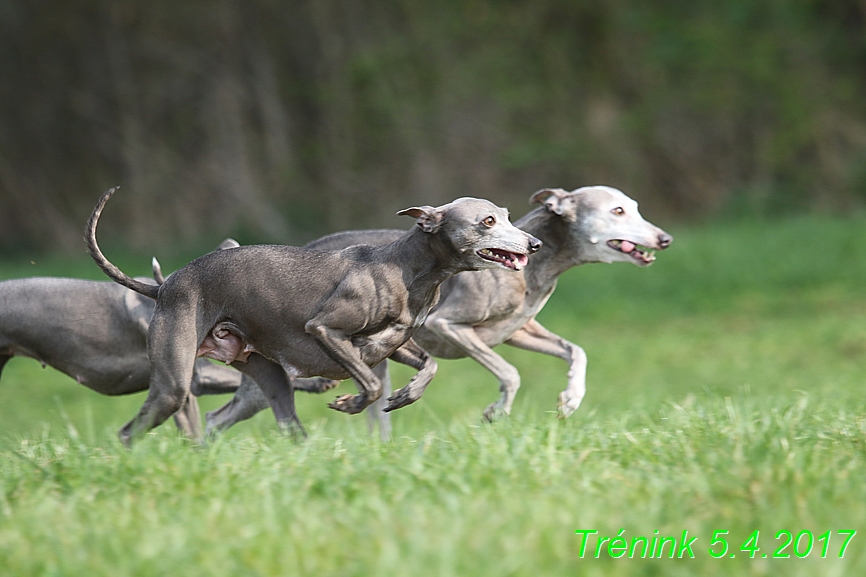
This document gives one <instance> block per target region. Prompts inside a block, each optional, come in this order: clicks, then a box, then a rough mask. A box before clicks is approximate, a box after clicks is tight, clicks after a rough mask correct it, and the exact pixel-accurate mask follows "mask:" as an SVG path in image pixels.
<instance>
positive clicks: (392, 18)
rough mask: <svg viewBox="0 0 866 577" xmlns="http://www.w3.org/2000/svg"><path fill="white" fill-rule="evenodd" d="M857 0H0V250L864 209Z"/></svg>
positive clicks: (865, 58)
mask: <svg viewBox="0 0 866 577" xmlns="http://www.w3.org/2000/svg"><path fill="white" fill-rule="evenodd" d="M864 88H866V0H796V1H791V0H725V1H724V2H719V1H716V0H664V1H659V2H627V1H625V0H459V1H454V0H450V1H447V0H442V1H439V2H432V1H426V2H425V1H422V0H377V1H371V0H294V1H277V0H245V1H243V2H241V1H239V0H208V1H204V0H185V1H184V2H176V1H174V0H151V1H149V2H134V1H131V0H113V1H111V2H100V1H96V0H5V1H4V2H2V3H0V245H2V247H3V250H4V251H7V252H8V251H15V250H27V251H56V250H60V251H81V250H82V249H83V243H82V242H81V231H82V228H83V225H84V221H85V219H86V217H87V215H88V214H89V211H90V208H91V207H92V205H93V203H94V202H95V201H96V199H97V197H98V196H99V194H100V193H101V192H102V191H103V190H104V189H106V188H108V187H109V186H112V185H115V184H119V185H121V186H122V187H123V189H122V194H119V195H118V196H117V198H116V199H115V200H114V201H112V205H111V206H110V208H109V211H110V212H111V217H110V218H105V219H104V223H103V227H101V231H102V235H101V236H102V237H104V238H106V239H114V238H118V239H119V238H123V239H124V242H125V243H127V244H128V246H129V247H131V248H147V249H148V250H150V249H154V248H158V247H163V248H166V247H168V246H170V245H171V243H190V242H198V241H199V240H200V239H202V238H207V239H208V242H210V241H211V240H219V239H221V238H222V237H224V236H226V235H227V234H234V235H236V236H237V237H238V238H240V239H241V240H244V241H248V242H249V241H256V242H271V241H273V242H287V243H297V242H304V241H306V240H309V239H310V238H312V237H314V236H315V235H317V234H320V233H323V232H328V231H334V230H339V229H345V228H359V227H367V226H383V225H384V226H394V225H399V226H408V225H409V222H408V221H406V220H405V219H404V220H400V219H399V218H398V217H395V216H393V214H394V212H395V211H397V210H399V209H401V208H405V207H407V206H411V205H414V204H419V203H420V204H440V203H443V202H446V201H449V200H452V199H453V198H455V197H458V196H464V195H473V196H480V197H486V198H490V199H491V200H493V201H495V202H497V203H498V204H501V205H506V206H509V207H510V208H511V209H512V211H513V213H514V215H516V216H519V215H522V214H523V213H524V212H525V210H526V209H527V208H528V207H526V199H527V197H528V196H529V194H530V193H532V192H533V191H535V190H537V189H538V188H541V187H544V186H562V187H566V188H574V187H577V186H581V185H585V184H596V183H604V184H610V185H613V186H617V187H619V188H622V189H623V190H624V191H626V192H627V193H628V194H630V195H631V196H633V197H635V198H636V199H638V200H639V201H640V202H641V203H642V209H643V212H644V214H645V215H647V216H648V217H651V218H656V219H659V218H661V217H662V216H664V217H666V218H671V219H673V218H680V219H686V218H688V219H695V218H713V217H719V216H731V215H733V216H742V215H773V214H779V213H783V212H794V211H805V210H824V211H850V210H855V209H859V208H861V207H863V206H864V204H866V98H864V95H866V90H864Z"/></svg>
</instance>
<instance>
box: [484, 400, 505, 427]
mask: <svg viewBox="0 0 866 577" xmlns="http://www.w3.org/2000/svg"><path fill="white" fill-rule="evenodd" d="M507 416H508V413H506V412H505V411H504V410H503V409H502V407H500V406H499V404H498V403H492V404H491V405H490V406H488V407H487V408H486V409H484V420H485V421H487V422H488V423H493V422H496V421H499V420H501V419H504V418H505V417H507Z"/></svg>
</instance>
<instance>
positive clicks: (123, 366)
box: [0, 239, 336, 439]
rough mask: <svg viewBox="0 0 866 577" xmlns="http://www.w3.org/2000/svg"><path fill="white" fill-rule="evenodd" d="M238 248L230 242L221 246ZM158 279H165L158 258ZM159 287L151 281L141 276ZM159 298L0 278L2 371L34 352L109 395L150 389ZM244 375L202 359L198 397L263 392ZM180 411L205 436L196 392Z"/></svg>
mask: <svg viewBox="0 0 866 577" xmlns="http://www.w3.org/2000/svg"><path fill="white" fill-rule="evenodd" d="M234 246H238V243H237V242H235V241H234V240H231V239H227V240H226V241H224V242H223V243H222V244H221V245H220V246H219V249H223V248H229V247H234ZM153 267H154V276H155V278H156V279H157V283H160V282H161V280H162V271H161V269H160V267H159V263H158V262H157V261H156V259H154V261H153ZM136 280H137V281H139V282H142V283H146V284H149V285H154V284H155V283H154V282H153V281H152V280H150V279H147V278H138V279H136ZM154 306H155V303H154V301H153V300H152V299H149V298H146V297H143V296H141V295H140V294H137V293H135V292H133V291H131V290H129V289H127V288H125V287H122V286H120V285H118V284H116V283H113V282H110V281H90V280H83V279H72V278H57V277H32V278H23V279H12V280H6V281H2V282H0V372H2V370H3V367H4V366H5V365H6V363H7V362H8V361H9V359H11V358H12V357H15V356H21V357H29V358H32V359H35V360H37V361H39V362H41V363H42V365H43V366H45V365H48V366H51V367H53V368H55V369H57V370H58V371H60V372H62V373H64V374H66V375H68V376H70V377H72V378H73V379H75V380H76V381H77V382H78V383H80V384H82V385H84V386H86V387H88V388H89V389H92V390H94V391H96V392H97V393H102V394H104V395H111V396H114V395H126V394H131V393H137V392H139V391H143V390H145V389H147V386H148V381H149V379H150V363H149V362H148V358H147V329H148V326H149V325H150V318H151V316H152V315H153V309H154ZM249 381H250V379H249V377H246V376H245V375H243V374H242V373H240V372H238V371H236V370H233V369H229V368H227V367H222V366H219V365H215V364H213V363H211V362H209V361H208V360H207V359H198V360H197V361H196V363H195V369H194V370H193V373H192V379H191V381H190V390H191V393H192V395H196V396H198V395H208V394H210V395H215V394H223V393H233V392H235V391H236V390H237V389H238V387H239V386H240V385H241V383H242V382H247V384H248V385H249V386H250V388H253V389H258V387H257V386H256V385H255V383H252V382H249ZM335 385H336V383H335V382H334V381H331V380H327V379H309V380H299V381H298V383H297V385H296V388H298V389H299V390H306V391H309V392H324V391H326V390H328V389H330V388H333V387H334V386H335ZM192 395H190V396H188V397H187V398H186V400H185V402H184V403H183V405H182V406H181V408H180V410H179V411H178V412H177V413H175V414H174V419H175V423H176V424H177V427H178V429H180V430H181V432H183V433H184V434H185V435H187V436H189V437H191V438H193V439H201V437H202V434H201V418H200V416H199V410H198V403H197V402H196V399H195V397H194V396H192Z"/></svg>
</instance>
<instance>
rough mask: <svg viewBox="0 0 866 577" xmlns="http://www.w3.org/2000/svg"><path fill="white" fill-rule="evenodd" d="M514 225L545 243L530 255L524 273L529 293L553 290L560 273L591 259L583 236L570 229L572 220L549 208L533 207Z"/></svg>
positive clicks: (544, 292) (542, 292)
mask: <svg viewBox="0 0 866 577" xmlns="http://www.w3.org/2000/svg"><path fill="white" fill-rule="evenodd" d="M514 226H516V227H517V228H520V229H522V230H524V231H526V232H528V233H529V234H531V235H532V236H534V237H535V238H537V239H539V240H540V241H541V242H543V243H544V245H543V246H542V247H541V250H540V251H538V252H537V253H536V254H534V255H532V256H531V257H529V262H528V263H527V265H526V268H525V269H524V272H523V274H524V278H525V279H526V289H527V291H528V292H532V293H541V294H547V293H549V292H550V291H552V290H553V288H554V287H555V286H556V279H557V278H558V277H559V275H561V274H562V273H564V272H565V271H567V270H568V269H570V268H572V267H575V266H578V265H581V264H584V263H586V262H587V260H586V259H585V258H584V256H583V254H584V250H583V246H582V242H581V239H578V238H575V237H574V234H573V233H572V232H571V231H570V228H571V226H572V225H571V223H569V222H566V220H565V219H563V218H562V217H560V216H557V215H555V214H552V213H551V212H550V211H548V210H547V209H545V208H537V209H535V210H533V211H532V212H530V213H528V214H527V215H526V216H524V217H523V218H521V219H520V220H518V221H517V222H515V223H514ZM583 242H589V241H588V240H584V241H583Z"/></svg>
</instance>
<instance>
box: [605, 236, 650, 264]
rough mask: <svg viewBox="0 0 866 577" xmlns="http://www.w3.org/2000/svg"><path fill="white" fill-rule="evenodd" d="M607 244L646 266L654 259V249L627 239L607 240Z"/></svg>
mask: <svg viewBox="0 0 866 577" xmlns="http://www.w3.org/2000/svg"><path fill="white" fill-rule="evenodd" d="M607 246H609V247H610V248H612V249H613V250H618V251H619V252H624V253H625V254H627V255H629V256H631V257H632V258H633V259H634V260H636V261H637V264H639V265H643V266H646V265H648V264H652V262H653V261H654V260H655V259H656V255H655V251H654V250H651V249H649V248H647V247H645V246H642V245H639V244H635V243H633V242H631V241H629V240H609V241H607Z"/></svg>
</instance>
